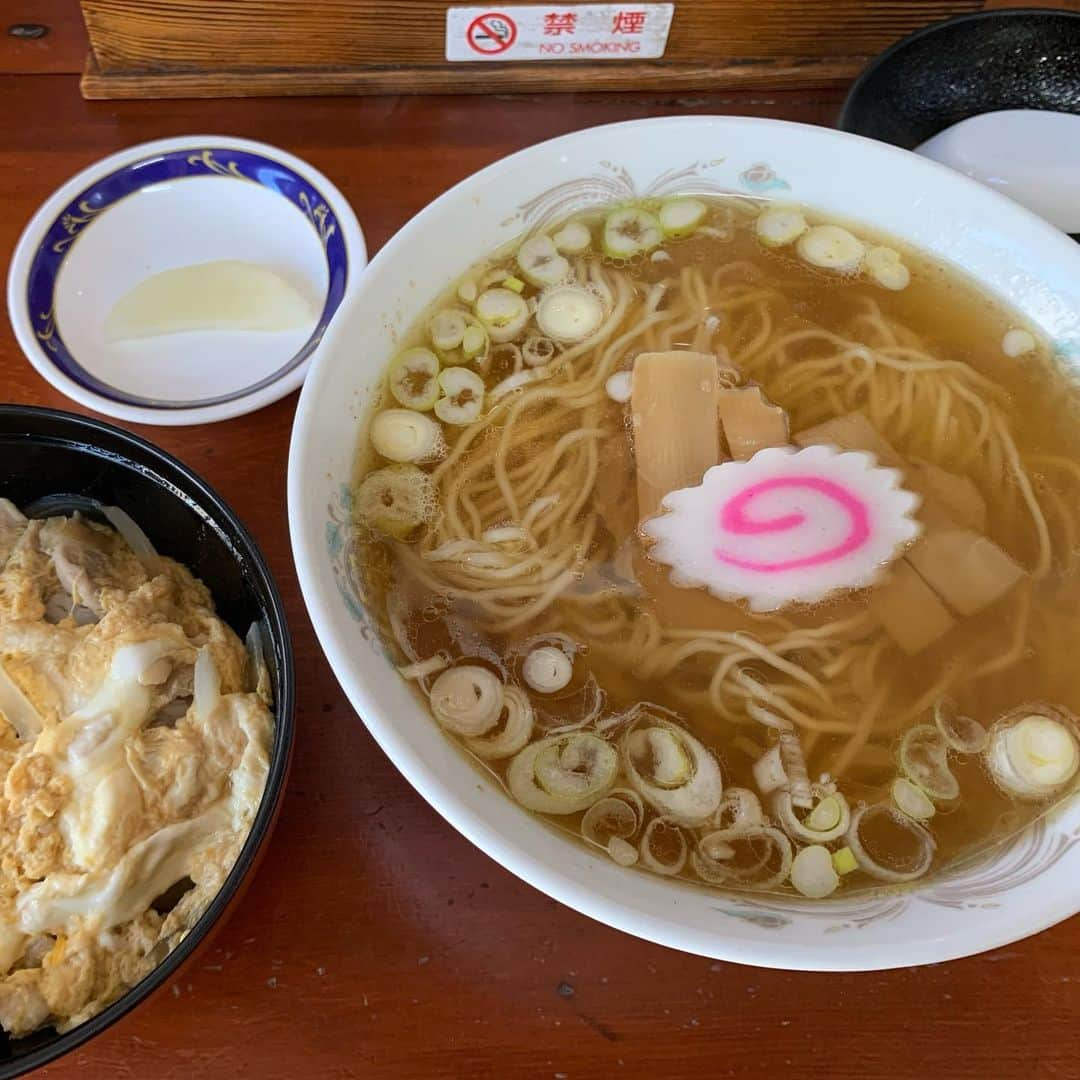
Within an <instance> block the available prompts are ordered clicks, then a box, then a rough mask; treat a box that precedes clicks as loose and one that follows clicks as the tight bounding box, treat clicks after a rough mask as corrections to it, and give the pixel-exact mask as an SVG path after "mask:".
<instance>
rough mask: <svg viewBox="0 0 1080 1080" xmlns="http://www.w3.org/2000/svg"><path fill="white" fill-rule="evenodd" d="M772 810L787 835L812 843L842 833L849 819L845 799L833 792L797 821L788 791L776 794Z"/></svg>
mask: <svg viewBox="0 0 1080 1080" xmlns="http://www.w3.org/2000/svg"><path fill="white" fill-rule="evenodd" d="M773 809H774V810H775V811H776V817H777V819H778V821H779V822H780V824H781V826H783V829H784V831H785V832H786V833H787V834H788V836H790V837H792V838H793V839H795V840H805V841H808V842H810V843H812V844H827V843H829V842H830V841H832V840H835V839H836V838H837V837H840V836H843V835H844V833H845V832H847V828H848V825H849V824H850V822H851V813H850V811H849V809H848V804H847V800H846V799H845V798H844V797H843V796H842V795H838V794H836V793H832V794H828V795H825V796H824V797H823V798H821V799H820V800H819V801H818V803H817V805H816V806H815V807H814V808H813V809H812V810H811V811H810V813H809V814H808V815H807V816H806V817H805V818H803V819H802V820H801V821H800V820H799V818H798V816H797V815H796V813H795V807H794V804H793V802H792V796H791V792H790V791H778V792H777V793H776V797H775V798H774V800H773Z"/></svg>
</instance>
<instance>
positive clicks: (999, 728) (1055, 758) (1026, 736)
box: [986, 705, 1080, 802]
mask: <svg viewBox="0 0 1080 1080" xmlns="http://www.w3.org/2000/svg"><path fill="white" fill-rule="evenodd" d="M1076 731H1077V728H1076V721H1075V718H1073V717H1072V716H1071V714H1069V713H1067V712H1066V711H1065V710H1064V709H1060V708H1055V707H1053V706H1046V705H1025V706H1023V707H1021V708H1019V709H1014V710H1013V711H1012V712H1011V713H1008V714H1006V716H1004V717H1002V719H1001V720H999V721H998V722H997V723H995V724H994V726H993V727H992V728H991V729H990V744H989V746H988V747H987V749H986V763H987V766H988V767H989V769H990V773H991V775H992V776H993V777H994V779H995V780H996V781H997V782H998V784H999V785H1000V786H1001V787H1002V788H1003V789H1004V790H1005V791H1006V792H1008V793H1009V794H1010V795H1012V796H1014V797H1015V798H1018V799H1023V800H1024V801H1026V802H1038V801H1040V800H1043V799H1048V798H1050V797H1052V796H1053V795H1056V794H1057V793H1058V792H1060V791H1061V790H1063V789H1064V787H1065V786H1066V785H1067V784H1068V783H1069V781H1070V780H1072V779H1073V777H1074V776H1076V773H1077V771H1078V769H1080V745H1078V744H1077V736H1076Z"/></svg>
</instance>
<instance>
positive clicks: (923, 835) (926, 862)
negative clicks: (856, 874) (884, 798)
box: [847, 803, 935, 884]
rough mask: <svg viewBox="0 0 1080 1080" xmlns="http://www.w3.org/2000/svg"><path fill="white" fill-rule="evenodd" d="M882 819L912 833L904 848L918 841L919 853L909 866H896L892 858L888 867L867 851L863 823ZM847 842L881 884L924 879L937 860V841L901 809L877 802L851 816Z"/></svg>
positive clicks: (864, 866) (861, 865) (868, 871)
mask: <svg viewBox="0 0 1080 1080" xmlns="http://www.w3.org/2000/svg"><path fill="white" fill-rule="evenodd" d="M882 818H885V819H887V820H888V822H889V824H891V825H892V826H893V827H894V828H895V829H897V830H898V831H900V832H905V833H908V834H909V835H908V837H907V839H906V841H905V846H907V845H908V844H910V842H911V840H912V839H914V840H915V841H916V843H917V845H918V852H917V853H916V854H915V855H914V856H913V857H912V858H910V859H909V860H908V862H907V864H906V865H897V864H896V861H895V860H894V859H892V858H890V860H889V865H887V866H886V865H885V864H884V863H882V862H878V860H877V859H875V858H874V857H873V856H872V855H871V854H870V853H869V851H867V849H866V845H865V844H864V843H863V840H862V835H861V830H862V826H863V824H864V822H869V821H880V820H881V819H882ZM847 842H848V847H849V848H851V853H852V854H853V855H854V856H855V860H856V862H858V864H859V866H860V867H862V869H863V870H864V871H866V873H868V874H869V875H870V876H871V877H875V878H877V879H878V880H879V881H888V882H894V883H897V884H899V883H900V882H905V881H914V880H915V879H916V878H920V877H922V876H923V874H925V873H926V871H927V870H929V869H930V864H931V863H932V862H933V860H934V850H935V845H934V838H933V837H932V836H931V835H930V833H929V832H927V830H926V829H925V828H924V827H923V826H922V825H920V824H919V823H918V822H917V821H915V820H914V819H912V818H909V817H908V816H907V814H902V813H900V811H899V810H897V809H896V808H895V807H893V806H889V805H888V804H887V803H875V804H874V805H873V806H864V807H860V809H858V810H856V811H855V813H854V814H852V815H851V828H850V829H848V833H847Z"/></svg>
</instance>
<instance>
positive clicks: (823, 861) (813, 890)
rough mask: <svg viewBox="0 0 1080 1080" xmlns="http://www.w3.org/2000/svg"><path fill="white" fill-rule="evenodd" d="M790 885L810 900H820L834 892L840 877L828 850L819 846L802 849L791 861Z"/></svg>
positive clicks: (813, 845) (814, 845) (812, 845)
mask: <svg viewBox="0 0 1080 1080" xmlns="http://www.w3.org/2000/svg"><path fill="white" fill-rule="evenodd" d="M791 884H792V885H794V886H795V889H796V890H797V891H798V892H800V893H802V895H803V896H806V897H809V898H810V899H811V900H821V899H823V898H824V897H826V896H829V895H830V894H831V893H834V892H836V888H837V886H838V885H839V884H840V877H839V875H838V874H837V872H836V868H835V867H834V866H833V861H832V855H831V853H830V852H829V849H828V848H827V847H822V846H821V844H811V845H810V846H809V847H804V848H803V849H802V850H801V851H800V852H799V853H798V854H797V855H796V856H795V858H794V859H793V860H792V863H791Z"/></svg>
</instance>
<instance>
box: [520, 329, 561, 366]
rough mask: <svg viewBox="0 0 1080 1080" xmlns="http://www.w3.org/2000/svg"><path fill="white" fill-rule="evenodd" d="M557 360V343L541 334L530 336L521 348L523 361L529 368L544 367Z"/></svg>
mask: <svg viewBox="0 0 1080 1080" xmlns="http://www.w3.org/2000/svg"><path fill="white" fill-rule="evenodd" d="M554 358H555V342H554V341H552V340H551V338H549V337H544V336H543V335H541V334H530V335H529V336H528V337H527V338H526V339H525V343H524V344H523V345H522V346H521V359H522V361H523V362H524V363H525V365H526V366H527V367H543V366H544V364H547V363H550V362H551V361H552V360H553V359H554Z"/></svg>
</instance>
